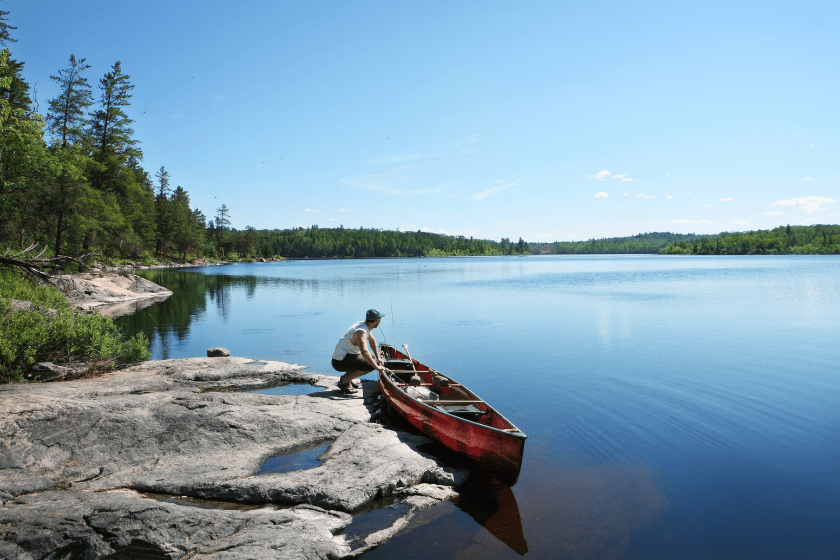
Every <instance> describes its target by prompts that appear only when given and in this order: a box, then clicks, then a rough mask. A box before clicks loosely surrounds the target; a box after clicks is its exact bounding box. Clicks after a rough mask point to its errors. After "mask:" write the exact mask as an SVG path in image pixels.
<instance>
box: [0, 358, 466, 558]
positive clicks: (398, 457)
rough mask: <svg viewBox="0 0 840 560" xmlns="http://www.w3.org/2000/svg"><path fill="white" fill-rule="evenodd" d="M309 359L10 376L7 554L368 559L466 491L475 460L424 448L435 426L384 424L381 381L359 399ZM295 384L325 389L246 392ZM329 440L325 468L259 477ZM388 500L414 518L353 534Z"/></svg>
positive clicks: (1, 395) (3, 390) (4, 479)
mask: <svg viewBox="0 0 840 560" xmlns="http://www.w3.org/2000/svg"><path fill="white" fill-rule="evenodd" d="M303 369H304V367H303V366H299V365H295V364H287V363H283V362H257V361H254V360H248V359H244V358H190V359H181V360H162V361H155V362H145V363H142V364H138V365H135V366H133V367H130V368H127V369H125V370H120V371H114V372H111V373H109V374H105V375H103V376H102V377H98V378H95V379H88V380H77V381H70V382H62V383H27V384H13V385H7V386H3V387H0V399H2V401H3V403H4V406H3V407H2V410H0V430H2V434H3V438H2V443H0V504H1V505H0V557H3V558H20V559H26V558H45V557H48V558H52V557H55V558H59V557H63V556H64V555H66V554H68V553H72V557H73V558H106V557H113V558H119V557H129V556H127V554H129V553H132V552H136V553H138V554H139V553H140V552H143V553H144V554H146V555H147V556H144V557H149V558H158V557H159V558H190V559H193V558H202V559H204V558H325V559H326V558H330V559H342V558H354V557H357V556H359V555H361V554H362V553H364V552H365V551H366V550H369V549H370V548H372V547H375V546H377V545H378V544H380V543H381V542H383V541H384V540H385V539H387V538H388V537H389V536H390V535H392V534H393V533H394V532H396V531H397V530H399V529H400V528H401V527H402V526H404V525H405V524H406V523H407V520H408V519H409V518H410V517H411V516H412V515H414V513H415V512H416V511H417V510H418V509H419V508H423V507H427V506H429V505H431V504H435V503H439V502H440V501H441V500H447V499H454V498H455V497H457V492H456V491H455V489H456V488H457V487H459V486H460V485H461V484H463V482H464V481H465V480H466V479H467V478H468V476H469V474H470V473H469V471H468V470H466V469H464V468H456V467H451V466H447V465H445V464H443V463H442V461H441V460H440V459H439V458H437V457H435V456H434V455H431V454H429V453H426V452H424V451H423V447H424V445H425V444H428V443H429V440H428V439H426V438H425V437H423V436H419V435H414V434H409V433H406V432H401V431H397V430H394V429H390V428H386V427H384V426H382V425H379V424H376V423H374V422H372V420H373V419H374V418H375V417H376V416H377V415H378V410H377V409H378V407H379V406H380V396H379V389H378V384H377V383H376V382H374V381H366V382H364V383H363V391H362V392H361V393H359V394H358V395H353V396H348V395H344V394H342V393H341V392H340V391H338V389H337V386H336V382H337V380H338V378H337V377H334V376H327V375H320V374H317V373H307V372H304V371H302V370H303ZM288 383H306V384H310V385H315V386H318V387H322V388H323V390H321V391H317V392H315V393H312V394H309V395H301V396H285V395H265V394H256V393H250V392H244V390H247V389H255V388H260V387H266V386H273V385H277V384H288ZM324 441H330V442H331V443H330V445H329V448H328V449H327V451H326V452H325V453H323V455H321V457H319V461H321V464H320V465H319V466H317V467H315V468H311V469H307V470H297V471H292V472H285V473H270V474H260V475H257V474H256V473H257V472H259V470H260V467H261V465H262V464H263V462H264V461H265V460H266V458H268V457H273V456H277V455H283V454H284V453H287V452H290V451H295V450H298V449H301V448H305V447H307V446H310V447H311V446H314V445H319V444H321V442H324ZM153 496H154V497H153ZM161 496H164V497H168V499H166V500H162V499H160V498H161ZM155 497H156V498H158V499H155ZM386 497H391V499H395V500H397V501H399V502H400V503H401V504H403V507H404V510H401V511H402V514H401V515H400V516H399V518H397V519H395V520H394V521H393V522H392V523H391V524H390V525H389V526H388V527H384V528H381V529H378V530H374V531H372V532H370V533H368V534H361V535H359V534H354V532H353V531H349V532H348V531H347V528H348V526H350V525H351V524H352V522H353V519H354V517H353V515H352V512H354V511H356V510H358V509H359V508H361V507H363V506H365V505H369V504H371V503H373V502H375V501H376V500H379V499H382V498H386ZM190 500H193V501H190ZM197 500H198V501H201V500H210V501H211V502H209V503H210V504H211V505H210V506H208V505H206V503H207V502H201V503H204V504H205V505H203V506H202V507H197V506H196V503H195V501H197ZM225 504H251V505H252V507H253V506H256V508H255V509H247V510H242V509H231V508H229V507H222V506H224V505H225ZM345 533H347V534H345ZM350 535H352V536H350ZM112 555H113V556H112Z"/></svg>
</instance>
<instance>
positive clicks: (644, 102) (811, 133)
mask: <svg viewBox="0 0 840 560" xmlns="http://www.w3.org/2000/svg"><path fill="white" fill-rule="evenodd" d="M0 9H3V10H6V11H9V12H10V15H9V16H8V19H9V23H10V24H12V25H16V26H17V27H18V29H17V30H16V31H13V32H12V33H13V37H15V38H17V39H18V42H17V43H13V44H11V45H10V46H11V49H12V56H13V58H16V59H18V60H22V61H24V62H25V64H26V67H25V70H24V77H25V78H26V79H27V81H28V82H29V83H30V85H32V86H34V87H35V88H36V89H37V98H38V101H39V104H40V108H41V110H42V111H45V110H46V107H47V101H48V100H49V99H51V98H53V97H55V96H56V95H57V89H56V88H55V85H54V83H53V82H52V80H50V79H49V76H50V75H51V74H55V73H56V72H57V71H58V70H59V69H61V68H64V67H66V65H67V62H68V59H69V57H70V54H74V55H75V56H76V57H77V58H81V57H84V58H86V59H87V62H88V63H89V64H91V65H92V68H91V69H90V70H88V72H87V77H88V80H89V81H90V82H91V83H92V84H97V83H98V81H99V78H101V77H102V76H103V75H104V74H105V73H106V72H108V71H109V70H110V67H111V65H112V64H113V63H114V62H115V61H117V60H119V61H121V64H122V69H123V71H124V72H125V73H126V74H128V75H130V76H131V82H132V83H133V84H134V85H135V89H134V92H133V93H134V96H133V98H132V105H131V106H130V107H129V109H128V110H127V112H128V114H129V116H130V117H131V118H133V119H134V120H135V121H136V122H135V123H134V129H135V133H136V138H137V139H138V140H140V141H141V148H142V150H143V152H144V159H143V166H144V168H145V169H146V170H147V171H149V173H150V175H154V173H155V172H156V171H157V170H158V169H159V168H160V167H161V166H165V167H166V169H167V171H168V172H169V174H170V177H171V181H172V184H173V185H181V186H183V187H184V188H185V189H186V190H187V191H188V192H189V194H190V196H191V200H192V204H193V206H194V207H197V208H199V209H201V210H202V211H203V212H204V213H205V215H207V216H208V217H210V216H213V215H215V213H216V209H217V208H218V207H219V206H220V205H221V204H222V203H224V204H226V205H227V206H228V208H229V209H230V219H231V222H232V225H233V226H234V227H237V228H244V227H245V226H249V225H250V226H254V227H256V228H258V229H263V228H275V227H277V228H288V227H293V226H298V225H303V226H309V225H312V224H318V225H319V226H321V227H337V226H338V225H343V226H344V227H354V228H355V227H359V226H364V227H368V228H371V227H375V228H381V229H397V228H399V229H401V230H403V231H407V230H417V229H422V230H425V231H433V232H441V233H448V234H452V235H465V236H475V237H478V238H487V239H497V240H498V239H500V238H502V237H510V238H513V239H514V240H515V239H517V238H519V237H520V236H521V237H523V238H524V239H526V240H528V241H555V240H560V241H563V240H582V239H588V238H591V237H609V236H623V235H634V234H637V233H642V232H647V231H673V232H680V233H688V232H696V233H717V232H720V231H744V230H755V229H768V228H771V227H775V226H778V225H786V224H811V223H824V224H825V223H831V224H837V223H840V188H838V187H840V103H838V99H840V98H838V92H840V78H839V76H840V73H838V70H840V68H838V65H840V58H838V53H840V33H838V32H837V28H836V25H837V22H838V21H840V3H838V2H809V1H802V0H799V1H796V2H794V1H791V2H772V1H762V2H732V1H731V0H730V1H725V2H720V1H716V0H711V1H703V2H673V1H669V2H601V1H585V2H557V1H553V2H529V1H522V2H496V1H492V0H483V1H480V2H473V1H462V2H452V1H448V2H436V1H431V2H394V1H393V0H390V1H384V2H367V1H359V2H339V1H333V2H318V1H306V2H304V1H295V2H287V1H280V0H273V1H269V0H242V1H241V2H237V3H231V2H221V1H217V0H202V1H201V2H196V1H167V2H164V1H160V0H134V1H128V0H109V1H104V0H2V1H0ZM94 93H95V94H96V92H94Z"/></svg>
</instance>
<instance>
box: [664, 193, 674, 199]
mask: <svg viewBox="0 0 840 560" xmlns="http://www.w3.org/2000/svg"><path fill="white" fill-rule="evenodd" d="M665 198H674V197H673V196H671V195H670V194H669V195H668V196H666V197H665Z"/></svg>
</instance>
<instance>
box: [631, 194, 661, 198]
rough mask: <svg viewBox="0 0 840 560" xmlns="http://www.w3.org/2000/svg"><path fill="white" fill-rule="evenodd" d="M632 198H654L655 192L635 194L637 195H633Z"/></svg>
mask: <svg viewBox="0 0 840 560" xmlns="http://www.w3.org/2000/svg"><path fill="white" fill-rule="evenodd" d="M633 198H644V199H650V198H656V195H655V194H637V195H636V196H634V197H633Z"/></svg>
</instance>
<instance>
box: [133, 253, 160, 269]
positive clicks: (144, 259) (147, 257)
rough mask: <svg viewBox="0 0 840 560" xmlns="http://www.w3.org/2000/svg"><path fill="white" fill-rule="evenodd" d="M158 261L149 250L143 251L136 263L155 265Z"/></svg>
mask: <svg viewBox="0 0 840 560" xmlns="http://www.w3.org/2000/svg"><path fill="white" fill-rule="evenodd" d="M157 263H158V262H157V260H155V258H154V257H153V256H152V253H151V252H149V251H143V252H142V253H140V257H139V258H138V259H137V261H136V264H137V265H139V266H154V265H156V264H157Z"/></svg>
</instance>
